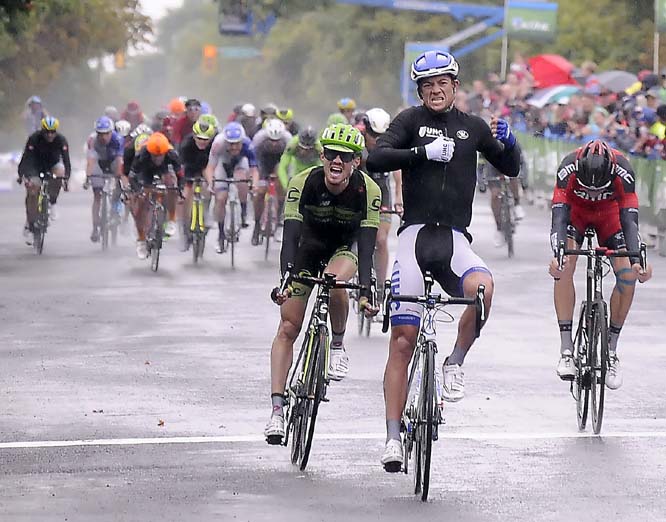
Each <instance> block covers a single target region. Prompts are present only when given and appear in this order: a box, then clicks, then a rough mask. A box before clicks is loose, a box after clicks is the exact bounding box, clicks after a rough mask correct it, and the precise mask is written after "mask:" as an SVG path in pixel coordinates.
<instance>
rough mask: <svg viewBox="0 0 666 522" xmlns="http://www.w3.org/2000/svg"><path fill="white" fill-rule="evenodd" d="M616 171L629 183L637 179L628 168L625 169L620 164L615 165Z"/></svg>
mask: <svg viewBox="0 0 666 522" xmlns="http://www.w3.org/2000/svg"><path fill="white" fill-rule="evenodd" d="M615 173H616V174H617V175H618V176H620V177H621V178H622V179H623V180H624V181H626V182H627V183H629V184H632V183H634V181H635V180H634V177H633V176H632V175H631V174H629V172H628V171H627V169H624V168H622V167H620V166H619V165H615Z"/></svg>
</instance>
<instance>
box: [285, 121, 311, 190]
mask: <svg viewBox="0 0 666 522" xmlns="http://www.w3.org/2000/svg"><path fill="white" fill-rule="evenodd" d="M320 156H321V143H320V141H319V140H318V139H317V131H315V130H314V128H313V127H310V126H308V127H305V128H304V129H302V130H301V131H300V132H299V133H298V136H294V137H293V138H292V139H291V141H290V142H289V143H288V144H287V148H286V149H285V150H284V152H283V153H282V157H281V158H280V163H279V165H278V171H277V174H278V179H279V180H280V185H281V186H282V189H283V190H285V191H286V190H287V185H288V184H289V180H290V179H291V178H292V177H293V176H294V175H295V174H298V173H299V172H303V171H304V170H305V169H309V168H310V167H316V166H318V165H321V159H320Z"/></svg>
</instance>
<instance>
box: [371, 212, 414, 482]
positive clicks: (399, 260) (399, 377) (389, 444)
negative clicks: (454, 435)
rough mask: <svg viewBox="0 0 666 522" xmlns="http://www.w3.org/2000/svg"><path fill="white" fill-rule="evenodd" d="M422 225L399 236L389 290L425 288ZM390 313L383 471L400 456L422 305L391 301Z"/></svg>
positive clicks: (394, 467)
mask: <svg viewBox="0 0 666 522" xmlns="http://www.w3.org/2000/svg"><path fill="white" fill-rule="evenodd" d="M422 229H423V225H411V226H408V227H407V228H405V230H403V232H402V233H401V234H400V236H398V251H397V253H396V259H395V262H394V263H393V271H392V276H391V292H392V293H393V294H394V295H401V294H402V295H406V294H408V295H421V294H422V293H423V291H424V285H423V272H422V270H421V267H420V266H419V263H418V261H417V259H416V239H417V236H418V233H419V232H420V230H422ZM389 313H390V315H391V338H390V340H389V354H388V360H387V361H386V369H385V370H384V403H385V406H386V447H385V449H384V454H383V455H382V458H381V463H382V465H383V466H384V469H385V470H386V471H389V472H397V471H400V468H401V465H402V458H403V453H402V444H401V442H400V422H401V418H402V412H403V410H404V408H405V402H406V401H407V384H408V375H407V370H408V368H409V362H410V361H411V359H412V354H413V352H414V347H415V346H416V339H417V336H418V332H419V326H420V324H421V306H420V305H409V306H405V305H404V304H400V305H398V304H397V303H392V304H391V308H390V312H389Z"/></svg>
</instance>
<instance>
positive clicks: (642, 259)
mask: <svg viewBox="0 0 666 522" xmlns="http://www.w3.org/2000/svg"><path fill="white" fill-rule="evenodd" d="M640 263H641V270H643V271H645V270H647V245H646V244H645V243H641V246H640Z"/></svg>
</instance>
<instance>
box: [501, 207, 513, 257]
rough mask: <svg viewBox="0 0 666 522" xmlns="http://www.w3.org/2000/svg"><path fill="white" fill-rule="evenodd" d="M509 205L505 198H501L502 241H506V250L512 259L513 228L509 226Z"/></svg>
mask: <svg viewBox="0 0 666 522" xmlns="http://www.w3.org/2000/svg"><path fill="white" fill-rule="evenodd" d="M510 212H511V211H510V209H509V204H508V202H507V201H506V197H504V198H502V208H501V210H500V223H501V229H502V234H503V235H504V241H506V248H507V253H508V255H509V257H513V227H512V225H511V216H510Z"/></svg>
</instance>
